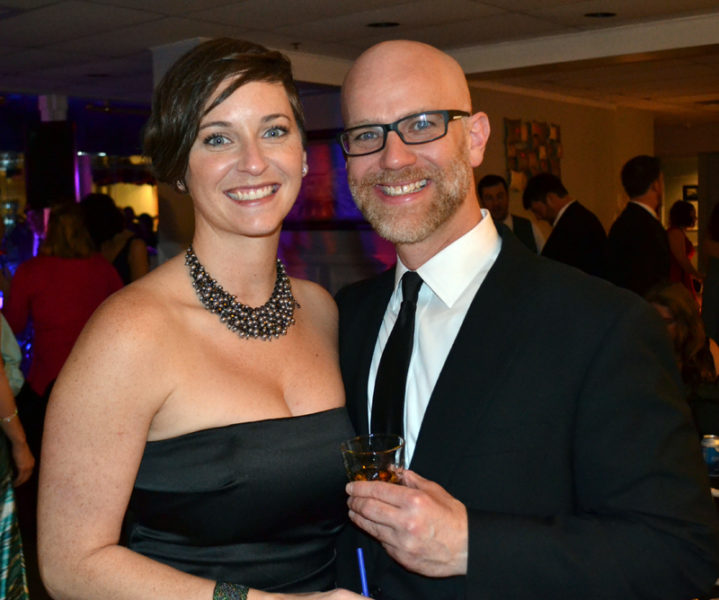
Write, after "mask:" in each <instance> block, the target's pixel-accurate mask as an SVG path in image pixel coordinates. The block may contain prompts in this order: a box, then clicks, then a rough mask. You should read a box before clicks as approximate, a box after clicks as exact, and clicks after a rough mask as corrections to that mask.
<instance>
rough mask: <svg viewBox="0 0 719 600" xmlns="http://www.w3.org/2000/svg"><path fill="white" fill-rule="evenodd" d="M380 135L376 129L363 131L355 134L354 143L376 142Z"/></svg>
mask: <svg viewBox="0 0 719 600" xmlns="http://www.w3.org/2000/svg"><path fill="white" fill-rule="evenodd" d="M377 137H379V134H378V133H377V132H376V131H375V130H374V129H363V130H361V131H357V132H355V134H354V136H353V138H352V141H354V142H371V141H373V140H376V139H377Z"/></svg>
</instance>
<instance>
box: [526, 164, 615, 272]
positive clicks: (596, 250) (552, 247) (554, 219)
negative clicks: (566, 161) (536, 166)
mask: <svg viewBox="0 0 719 600" xmlns="http://www.w3.org/2000/svg"><path fill="white" fill-rule="evenodd" d="M522 202H523V203H524V207H525V208H526V209H528V210H531V211H532V212H533V213H534V214H535V216H536V217H537V218H538V219H540V220H544V221H547V222H548V223H549V224H550V225H551V226H552V233H550V234H549V238H547V243H546V244H544V249H543V250H542V256H545V257H546V258H551V259H552V260H558V261H559V262H563V263H565V264H567V265H570V266H572V267H577V268H578V269H581V270H582V271H584V272H585V273H588V274H589V275H596V276H598V277H602V276H604V246H605V244H606V241H607V233H606V232H605V231H604V227H603V226H602V223H601V222H600V221H599V219H598V218H597V216H596V215H595V214H594V213H593V212H592V211H590V210H589V209H588V208H586V207H585V206H584V205H582V204H580V203H579V202H577V201H576V200H574V199H573V198H572V197H571V196H570V195H569V192H567V189H566V188H565V187H564V185H563V184H562V181H561V180H560V179H559V177H557V176H556V175H552V174H551V173H539V174H537V175H535V176H533V177H532V178H530V180H529V181H528V182H527V187H526V188H525V189H524V193H523V194H522Z"/></svg>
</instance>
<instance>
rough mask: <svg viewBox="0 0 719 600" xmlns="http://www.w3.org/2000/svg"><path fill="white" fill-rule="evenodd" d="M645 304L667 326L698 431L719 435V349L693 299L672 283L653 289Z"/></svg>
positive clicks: (679, 284) (680, 287)
mask: <svg viewBox="0 0 719 600" xmlns="http://www.w3.org/2000/svg"><path fill="white" fill-rule="evenodd" d="M647 300H648V301H649V302H651V303H652V304H653V305H654V308H656V309H657V311H658V312H659V315H660V316H661V317H662V319H664V322H665V323H666V326H667V332H668V333H669V337H670V338H671V340H672V343H673V345H674V356H675V357H676V361H677V366H678V367H679V371H680V373H681V376H682V381H683V382H684V386H685V388H686V393H687V400H688V402H689V405H690V407H691V409H692V414H693V416H694V422H695V425H696V427H697V430H698V431H699V433H700V435H703V434H706V433H710V434H719V388H717V385H716V383H717V371H719V346H718V345H717V343H716V342H715V341H714V340H713V339H711V338H710V337H708V336H707V335H706V333H705V332H704V324H703V323H702V320H701V317H700V315H699V308H698V307H697V304H696V302H695V301H694V297H693V296H692V295H691V294H690V293H689V291H688V290H687V289H686V287H684V286H683V285H682V284H681V283H676V282H675V283H668V284H663V285H659V286H657V287H655V288H653V289H652V290H650V292H649V293H648V294H647Z"/></svg>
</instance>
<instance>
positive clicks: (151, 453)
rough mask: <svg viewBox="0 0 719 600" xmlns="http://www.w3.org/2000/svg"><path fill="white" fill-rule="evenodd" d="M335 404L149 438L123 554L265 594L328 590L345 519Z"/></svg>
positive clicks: (343, 431)
mask: <svg viewBox="0 0 719 600" xmlns="http://www.w3.org/2000/svg"><path fill="white" fill-rule="evenodd" d="M353 435H354V433H353V430H352V425H351V424H350V421H349V418H348V416H347V412H346V410H345V409H344V408H337V409H332V410H328V411H324V412H320V413H314V414H310V415H304V416H300V417H291V418H284V419H271V420H266V421H255V422H250V423H237V424H235V425H228V426H226V427H218V428H214V429H207V430H203V431H196V432H193V433H189V434H186V435H182V436H180V437H176V438H172V439H168V440H160V441H156V442H148V443H147V445H146V447H145V452H144V455H143V458H142V463H141V464H140V469H139V472H138V474H137V480H136V482H135V488H134V490H133V493H132V497H131V499H130V503H129V507H128V512H127V515H126V518H125V528H124V542H125V543H126V545H127V546H128V547H129V548H131V549H132V550H134V551H136V552H138V553H140V554H143V555H145V556H148V557H150V558H153V559H155V560H157V561H159V562H162V563H165V564H168V565H171V566H173V567H175V568H177V569H179V570H181V571H184V572H186V573H192V574H194V575H199V576H201V577H205V578H207V579H211V580H215V581H229V582H233V583H240V584H245V585H249V586H250V587H254V588H258V589H262V590H266V591H282V592H309V591H317V590H327V589H331V588H333V587H334V570H335V569H334V559H335V549H334V541H335V537H336V535H337V534H338V533H339V531H340V529H341V528H342V526H343V525H344V523H345V521H346V517H347V506H346V496H345V492H344V486H345V483H346V475H345V472H344V468H343V466H342V457H341V454H340V448H339V446H340V442H341V441H342V440H344V439H347V438H349V437H352V436H353Z"/></svg>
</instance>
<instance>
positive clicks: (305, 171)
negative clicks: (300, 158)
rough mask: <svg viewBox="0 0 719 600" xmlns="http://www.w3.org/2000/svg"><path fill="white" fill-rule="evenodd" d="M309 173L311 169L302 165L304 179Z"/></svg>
mask: <svg viewBox="0 0 719 600" xmlns="http://www.w3.org/2000/svg"><path fill="white" fill-rule="evenodd" d="M307 171H309V169H308V168H307V165H302V177H304V176H305V175H307Z"/></svg>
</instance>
